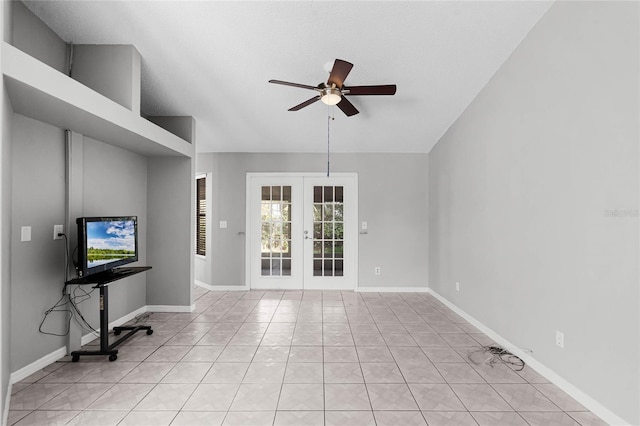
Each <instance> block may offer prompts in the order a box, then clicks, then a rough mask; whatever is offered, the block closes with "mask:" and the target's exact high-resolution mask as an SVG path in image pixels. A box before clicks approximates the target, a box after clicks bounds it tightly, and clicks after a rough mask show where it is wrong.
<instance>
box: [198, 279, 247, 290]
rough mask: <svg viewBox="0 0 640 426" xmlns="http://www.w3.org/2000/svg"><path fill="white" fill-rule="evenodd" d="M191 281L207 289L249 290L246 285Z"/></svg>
mask: <svg viewBox="0 0 640 426" xmlns="http://www.w3.org/2000/svg"><path fill="white" fill-rule="evenodd" d="M193 283H194V284H195V285H197V286H198V287H202V288H204V289H206V290H209V291H249V287H247V286H246V285H211V284H207V283H204V282H202V281H198V280H194V282H193Z"/></svg>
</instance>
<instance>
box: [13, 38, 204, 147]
mask: <svg viewBox="0 0 640 426" xmlns="http://www.w3.org/2000/svg"><path fill="white" fill-rule="evenodd" d="M2 68H3V74H4V81H5V87H6V89H7V92H8V94H9V99H10V100H11V105H12V106H13V110H14V111H15V112H16V113H18V114H21V115H24V116H27V117H30V118H33V119H35V120H38V121H42V122H45V123H48V124H51V125H53V126H56V127H59V128H62V129H70V130H73V131H75V132H78V133H81V134H83V135H86V136H89V137H91V138H93V139H96V140H99V141H101V142H104V143H108V144H110V145H114V146H118V147H121V148H124V149H126V150H129V151H132V152H136V153H138V154H141V155H144V156H183V157H190V158H191V157H194V155H195V147H194V146H193V145H192V144H191V143H189V142H187V141H185V140H184V139H181V138H179V137H178V136H176V135H174V134H172V133H170V132H168V131H166V130H165V129H163V128H161V127H159V126H157V125H155V124H153V123H151V122H150V121H148V120H145V119H144V118H142V117H140V116H139V115H137V114H135V113H133V112H132V111H130V110H128V109H127V108H125V107H123V106H121V105H119V104H117V103H116V102H114V101H112V100H111V99H108V98H106V97H105V96H103V95H101V94H99V93H98V92H96V91H94V90H92V89H90V88H89V87H87V86H85V85H83V84H82V83H79V82H78V81H76V80H73V79H72V78H70V77H68V76H66V75H64V74H62V73H61V72H59V71H57V70H55V69H53V68H51V67H49V66H48V65H46V64H44V63H42V62H40V61H39V60H37V59H35V58H33V57H32V56H29V55H28V54H26V53H24V52H22V51H21V50H19V49H16V48H15V47H13V46H11V45H10V44H8V43H5V42H3V44H2Z"/></svg>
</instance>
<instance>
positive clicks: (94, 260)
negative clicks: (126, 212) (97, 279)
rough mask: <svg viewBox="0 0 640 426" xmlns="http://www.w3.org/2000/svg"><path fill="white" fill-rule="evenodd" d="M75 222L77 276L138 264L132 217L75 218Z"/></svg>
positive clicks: (135, 235) (135, 227)
mask: <svg viewBox="0 0 640 426" xmlns="http://www.w3.org/2000/svg"><path fill="white" fill-rule="evenodd" d="M77 222H78V237H79V241H78V275H79V276H85V275H90V274H94V273H97V272H103V271H108V270H110V269H112V268H115V267H117V266H120V265H124V264H127V263H131V262H135V261H137V260H138V238H137V218H136V217H135V216H123V217H95V218H79V219H78V221H77Z"/></svg>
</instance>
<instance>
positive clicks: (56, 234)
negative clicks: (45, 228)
mask: <svg viewBox="0 0 640 426" xmlns="http://www.w3.org/2000/svg"><path fill="white" fill-rule="evenodd" d="M62 233H64V226H63V225H53V239H54V240H61V239H62V235H60V234H62Z"/></svg>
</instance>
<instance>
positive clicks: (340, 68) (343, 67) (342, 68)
mask: <svg viewBox="0 0 640 426" xmlns="http://www.w3.org/2000/svg"><path fill="white" fill-rule="evenodd" d="M351 68H353V64H352V63H351V62H347V61H343V60H342V59H336V61H335V62H334V63H333V68H332V69H331V74H329V80H328V81H327V83H328V84H329V86H331V85H332V84H335V85H336V87H339V88H342V85H343V84H344V80H345V79H346V78H347V76H348V75H349V73H350V72H351Z"/></svg>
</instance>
